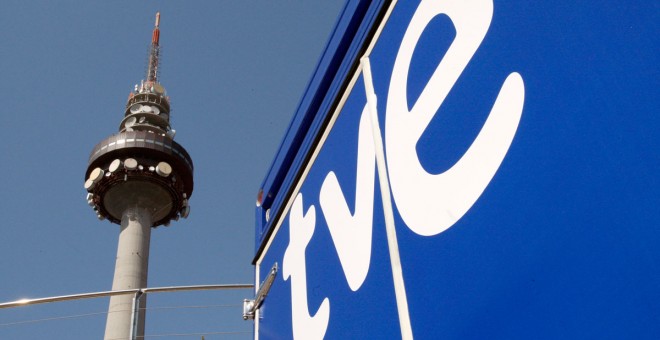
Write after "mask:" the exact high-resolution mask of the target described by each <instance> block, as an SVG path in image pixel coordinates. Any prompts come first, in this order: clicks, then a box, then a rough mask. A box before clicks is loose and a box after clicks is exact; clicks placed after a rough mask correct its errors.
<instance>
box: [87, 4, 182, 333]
mask: <svg viewBox="0 0 660 340" xmlns="http://www.w3.org/2000/svg"><path fill="white" fill-rule="evenodd" d="M159 26H160V13H157V14H156V24H155V27H154V30H153V34H152V39H151V47H150V51H149V64H148V67H147V72H146V79H145V80H143V81H141V83H140V84H139V85H135V88H134V90H133V91H132V92H131V93H130V94H129V97H128V102H127V103H126V108H125V110H124V117H123V119H122V120H121V123H120V124H119V132H118V133H117V134H114V135H112V136H110V137H108V138H106V139H104V140H102V141H101V142H100V143H98V144H97V145H96V146H95V147H94V149H93V150H92V152H91V155H90V157H89V163H88V166H87V171H86V172H85V184H84V186H85V189H86V190H87V203H88V204H89V205H90V206H91V207H92V208H93V209H94V211H95V212H96V215H97V217H98V218H99V219H101V220H103V219H107V220H109V221H110V222H112V223H116V224H119V225H120V235H119V244H118V247H117V261H116V265H115V276H114V280H113V285H112V290H123V289H134V288H144V287H146V286H147V268H148V260H149V241H150V236H151V229H152V228H155V227H157V226H160V225H164V226H168V225H169V224H170V222H171V221H172V220H175V221H176V220H178V219H179V218H180V217H182V218H186V217H188V214H189V213H190V206H189V204H188V200H189V198H190V196H191V194H192V191H193V163H192V159H191V158H190V156H189V155H188V153H187V152H186V150H185V149H184V148H183V147H182V146H181V145H179V144H178V143H176V142H175V141H174V134H175V131H174V130H173V129H172V128H171V126H170V100H169V97H168V96H167V94H166V91H165V88H164V87H163V86H162V85H161V84H160V83H159V82H158V75H159V68H158V66H159V65H158V63H159V56H160V45H159V40H160V27H159ZM142 299H145V297H142ZM132 303H133V297H132V296H131V295H118V296H113V297H112V298H111V299H110V308H109V313H108V319H107V323H106V332H105V338H106V339H114V338H127V337H129V335H136V336H137V337H140V336H143V335H144V320H145V318H144V309H143V308H142V309H141V312H140V313H139V314H138V318H137V321H138V322H137V324H136V325H132V323H131V309H132ZM140 305H141V307H144V306H146V301H144V300H141V301H140ZM131 331H132V332H133V334H129V333H130V332H131ZM129 338H130V337H129Z"/></svg>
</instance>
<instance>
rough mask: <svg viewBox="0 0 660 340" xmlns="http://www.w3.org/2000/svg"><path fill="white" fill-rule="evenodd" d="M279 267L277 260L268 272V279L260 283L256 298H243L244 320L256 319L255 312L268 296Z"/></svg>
mask: <svg viewBox="0 0 660 340" xmlns="http://www.w3.org/2000/svg"><path fill="white" fill-rule="evenodd" d="M277 269H278V268H277V262H275V264H274V265H273V268H271V269H270V273H268V276H267V277H266V279H265V280H264V281H263V282H262V283H261V285H259V291H257V295H256V296H255V297H254V299H252V300H250V299H245V300H243V320H248V319H250V320H254V314H255V313H256V311H257V309H259V307H261V305H262V304H263V302H264V300H265V299H266V296H268V292H269V291H270V287H271V286H272V285H273V282H274V281H275V277H276V276H277Z"/></svg>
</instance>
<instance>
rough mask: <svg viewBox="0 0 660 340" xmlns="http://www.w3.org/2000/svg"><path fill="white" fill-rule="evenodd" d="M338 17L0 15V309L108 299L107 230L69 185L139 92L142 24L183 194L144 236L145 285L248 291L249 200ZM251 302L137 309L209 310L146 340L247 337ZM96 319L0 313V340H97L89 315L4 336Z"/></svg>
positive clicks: (40, 311)
mask: <svg viewBox="0 0 660 340" xmlns="http://www.w3.org/2000/svg"><path fill="white" fill-rule="evenodd" d="M343 2H344V1H342V0H333V1H296V2H293V1H283V2H280V1H195V2H192V1H191V2H184V1H168V2H166V1H140V2H137V1H108V2H101V1H96V2H91V1H56V2H54V1H30V2H28V1H14V0H10V1H3V3H2V5H0V103H1V106H0V128H1V130H2V137H3V138H2V140H3V143H2V144H1V145H0V178H1V179H2V183H1V184H0V202H2V204H0V216H1V218H2V219H1V220H0V221H1V222H0V232H1V233H2V236H1V237H0V302H8V301H13V300H16V299H20V298H37V297H46V296H55V295H67V294H75V293H83V292H94V291H105V290H110V288H111V283H112V275H113V271H114V261H115V255H116V247H117V238H118V232H119V227H118V226H117V225H114V224H111V223H109V222H107V221H102V222H101V221H98V220H97V219H96V216H95V215H94V213H93V211H92V210H91V208H90V207H89V206H87V204H86V202H85V194H86V192H85V190H84V189H83V182H84V172H85V169H86V166H87V160H88V156H89V152H90V151H91V150H92V148H93V147H94V145H95V144H96V143H97V142H99V141H101V140H102V139H104V138H105V137H107V136H109V135H111V134H114V133H116V132H117V127H118V125H119V122H120V120H121V118H122V115H123V110H124V105H125V102H126V99H127V96H128V93H129V91H131V89H132V88H133V84H135V83H139V82H140V80H141V79H143V78H144V71H145V64H146V54H147V48H148V44H149V42H150V37H151V29H152V27H153V22H154V15H155V13H156V11H161V15H162V20H161V46H162V63H161V65H162V68H161V78H160V79H161V82H162V84H163V85H164V86H165V88H166V89H167V91H168V93H169V95H170V96H171V98H172V107H173V111H172V125H173V128H174V129H176V130H177V135H176V138H175V139H176V141H177V142H179V143H180V144H182V145H183V146H184V147H185V148H186V149H187V150H188V152H189V153H190V155H191V156H192V158H193V161H194V163H195V190H194V193H193V196H192V199H191V206H192V210H191V215H190V218H188V219H187V220H182V221H179V222H177V223H173V224H172V226H170V227H169V228H164V227H160V228H158V229H156V230H155V231H154V233H153V234H152V241H151V258H150V264H149V286H153V287H156V286H170V285H194V284H212V283H253V281H254V279H253V267H252V265H251V260H252V256H253V254H254V202H255V199H256V195H257V192H258V189H259V185H260V183H261V181H262V179H263V177H264V175H265V173H266V171H267V169H268V167H269V165H270V163H271V161H272V159H273V157H274V155H275V152H276V150H277V148H278V146H279V143H280V141H281V138H282V136H283V134H284V132H285V130H286V128H287V126H288V124H289V121H290V119H291V117H292V114H293V112H294V110H295V108H296V106H297V104H298V100H299V99H300V97H301V95H302V93H303V91H304V89H305V86H306V85H307V81H308V80H309V78H310V76H311V74H312V72H313V70H314V67H315V66H316V62H317V60H318V58H319V56H320V54H321V52H322V50H323V48H324V46H325V43H326V41H327V38H328V37H329V34H330V32H331V30H332V28H333V25H334V23H335V20H336V17H337V15H338V13H339V11H340V10H341V8H342V7H343ZM252 295H253V292H252V291H238V292H234V293H228V292H201V293H199V292H198V293H185V294H174V295H152V296H150V298H149V299H150V300H149V307H164V306H182V305H187V306H191V305H195V306H209V305H214V307H209V308H188V309H175V310H168V309H157V310H154V311H153V312H150V313H149V316H148V319H147V335H156V334H168V333H177V334H180V333H198V332H200V333H203V332H246V333H241V334H229V335H207V336H206V339H208V340H211V339H236V338H251V330H252V322H250V321H243V320H242V319H241V312H242V307H241V306H240V305H241V303H242V299H243V298H248V297H252ZM216 305H232V306H231V307H217V306H216ZM106 310H107V299H94V300H88V301H81V302H64V303H56V304H50V305H41V306H33V307H22V308H14V309H9V310H0V338H2V339H14V338H23V339H36V338H48V339H95V338H101V337H102V335H103V331H104V327H105V315H103V314H97V315H93V316H85V317H80V318H72V319H63V320H56V321H43V322H37V323H29V324H18V325H17V324H14V325H7V324H10V323H15V322H19V321H26V320H35V319H44V318H53V317H61V316H69V315H78V314H90V313H97V312H99V313H102V312H104V311H106ZM176 338H177V339H182V338H183V339H185V338H190V339H200V338H201V336H200V335H197V336H191V337H176Z"/></svg>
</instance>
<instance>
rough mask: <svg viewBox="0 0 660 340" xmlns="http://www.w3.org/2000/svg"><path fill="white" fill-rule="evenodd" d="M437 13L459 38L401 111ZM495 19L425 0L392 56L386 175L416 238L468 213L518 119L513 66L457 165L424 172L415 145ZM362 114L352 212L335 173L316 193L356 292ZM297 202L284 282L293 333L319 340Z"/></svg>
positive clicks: (362, 263) (371, 161)
mask: <svg viewBox="0 0 660 340" xmlns="http://www.w3.org/2000/svg"><path fill="white" fill-rule="evenodd" d="M440 14H446V15H447V16H448V17H449V18H450V19H451V20H452V22H453V24H454V26H455V29H456V37H455V39H454V41H453V43H452V44H451V46H450V47H449V49H448V51H447V53H446V54H445V56H444V58H443V59H442V60H441V61H439V64H438V66H437V67H436V69H435V71H434V72H433V75H432V76H431V78H430V79H429V81H428V83H427V84H426V86H425V87H424V89H423V91H422V93H421V95H420V96H419V99H418V100H417V101H416V102H415V103H414V105H412V109H410V110H408V107H409V105H408V102H407V81H408V72H409V69H410V63H411V60H412V55H413V52H414V50H415V47H416V45H417V43H418V41H419V39H420V37H421V35H422V33H423V32H424V30H425V29H426V27H427V26H428V24H429V23H430V22H431V20H432V19H433V18H434V17H436V16H437V15H440ZM492 15H493V3H492V1H491V0H471V1H466V0H453V1H432V0H426V1H422V2H421V4H420V5H419V7H418V8H417V10H416V12H415V14H414V16H413V17H412V19H411V21H410V24H409V26H408V28H407V30H406V33H405V35H404V37H403V40H402V41H401V45H400V48H399V51H398V53H397V56H396V60H395V63H394V67H393V70H392V77H391V79H390V86H389V93H388V94H387V104H386V121H385V143H386V146H387V171H388V172H389V183H390V185H391V191H392V196H393V198H394V202H395V203H396V206H397V208H398V211H399V213H400V214H401V217H402V218H403V220H404V222H405V224H406V226H407V227H408V228H410V229H411V230H412V231H414V232H415V233H417V234H419V235H423V236H431V235H436V234H439V233H441V232H443V231H445V230H447V229H448V228H450V227H451V226H452V225H454V224H455V223H456V222H457V221H458V220H459V219H460V218H461V217H463V215H465V213H467V211H468V210H469V209H470V208H471V207H472V205H473V204H474V203H475V202H476V201H477V199H478V198H479V196H481V194H482V193H483V191H484V190H485V189H486V187H487V186H488V184H489V183H490V181H491V180H492V178H493V176H494V175H495V173H496V172H497V169H498V168H499V166H500V164H501V163H502V161H503V159H504V156H505V155H506V153H507V151H508V150H509V147H510V146H511V142H512V141H513V137H514V135H515V133H516V130H517V128H518V124H519V122H520V117H521V115H522V108H523V103H524V96H525V88H524V83H523V80H522V77H521V76H520V75H519V74H518V73H515V72H514V73H511V74H509V76H508V77H507V78H506V79H505V80H504V83H503V85H502V87H501V89H500V92H499V94H498V96H497V99H496V100H495V103H494V104H493V107H492V109H491V111H490V114H489V116H488V119H487V120H486V122H485V123H484V125H483V127H482V129H481V131H480V132H479V134H478V136H477V137H476V138H475V140H474V142H473V143H472V145H471V146H470V147H469V148H468V150H467V151H466V152H465V154H464V155H463V156H462V157H461V158H460V159H459V160H458V161H457V162H456V164H454V165H453V166H452V167H451V168H450V169H448V170H447V171H445V172H443V173H440V174H430V173H428V172H427V171H426V170H424V168H423V167H422V165H421V164H420V161H419V158H418V156H417V152H416V149H415V146H416V144H417V142H418V141H419V139H420V137H421V135H422V133H423V132H424V130H425V129H426V127H427V126H428V125H429V123H430V121H431V119H432V118H433V116H434V115H435V114H436V112H437V111H438V109H439V108H440V106H441V105H442V103H443V101H444V100H445V98H446V97H447V94H448V93H449V91H450V90H451V88H452V87H453V86H454V84H455V83H456V81H457V80H458V78H459V76H460V75H461V73H462V72H463V70H464V69H465V67H466V66H467V64H468V62H469V61H470V59H472V57H473V56H474V53H475V52H476V50H477V49H478V47H479V45H480V44H481V42H482V41H483V39H484V37H485V36H486V32H487V31H488V28H489V26H490V22H491V19H492ZM475 95H479V94H475ZM368 111H369V110H368V107H367V105H365V108H364V110H363V112H362V116H361V119H360V126H359V134H358V146H357V148H358V152H357V154H358V160H357V170H356V171H357V174H356V183H355V184H352V183H350V185H355V187H356V190H355V193H356V194H355V195H356V197H355V210H354V211H355V213H354V214H351V212H350V211H351V209H350V208H349V207H348V204H347V203H346V199H345V198H344V194H343V192H342V189H341V186H340V183H339V181H338V179H337V177H336V175H335V173H334V172H330V173H328V175H327V176H326V178H325V180H324V182H323V184H322V186H321V190H320V197H319V201H320V205H321V209H322V211H323V215H324V216H325V218H326V222H327V224H328V228H329V229H330V234H331V236H332V239H333V242H334V244H335V248H336V250H337V253H338V255H339V259H340V262H341V266H342V269H343V271H344V275H345V277H346V280H347V283H348V285H349V287H350V288H351V289H352V290H353V291H356V290H358V289H359V288H360V287H361V285H362V283H363V282H364V280H365V278H366V276H367V273H368V271H369V265H370V262H371V237H372V236H371V235H372V229H373V226H372V221H373V206H374V189H375V188H374V185H375V183H374V178H375V163H376V155H375V151H374V143H373V136H374V133H373V130H372V129H371V128H370V124H371V123H372V122H371V120H370V118H369V112H368ZM346 185H348V184H346ZM302 200H303V199H302V194H299V195H298V196H297V197H296V199H295V201H294V202H293V206H292V208H291V212H290V217H289V225H290V243H289V245H288V247H287V250H286V252H285V255H284V260H283V270H284V279H285V280H288V279H289V277H290V278H291V300H292V301H291V308H292V324H293V333H294V337H296V338H299V339H317V338H319V339H320V338H323V336H324V335H325V332H326V329H327V326H328V322H329V314H330V300H329V299H328V298H326V299H325V300H324V301H323V303H322V304H321V306H320V307H318V308H316V312H314V313H313V315H312V314H311V313H310V312H309V307H308V305H307V286H306V285H307V275H306V265H305V249H306V247H307V244H308V243H309V240H310V239H311V237H312V235H313V233H314V228H315V225H316V213H315V208H314V206H313V205H312V206H311V207H310V208H309V209H308V211H307V212H306V213H304V212H303V204H302V203H303V202H302ZM406 308H407V307H406ZM406 313H407V309H406ZM400 315H401V314H400Z"/></svg>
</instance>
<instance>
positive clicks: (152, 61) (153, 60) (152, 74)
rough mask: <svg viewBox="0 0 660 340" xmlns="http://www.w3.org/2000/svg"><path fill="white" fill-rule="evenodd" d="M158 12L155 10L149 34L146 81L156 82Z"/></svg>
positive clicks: (158, 47) (158, 48)
mask: <svg viewBox="0 0 660 340" xmlns="http://www.w3.org/2000/svg"><path fill="white" fill-rule="evenodd" d="M159 26H160V12H156V24H155V26H154V31H153V34H152V35H151V48H150V50H149V66H148V68H147V82H153V83H157V82H158V58H159V56H160V46H159V45H158V42H159V40H160V28H159Z"/></svg>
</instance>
